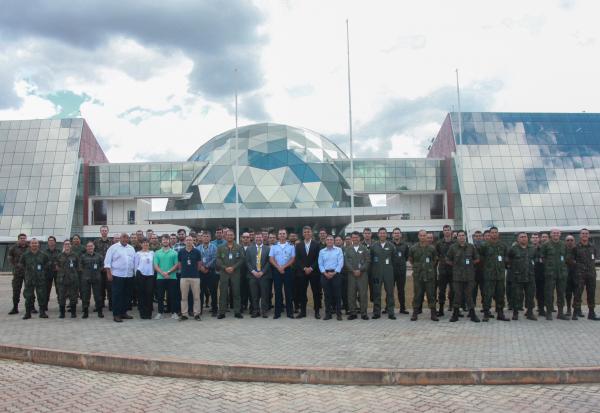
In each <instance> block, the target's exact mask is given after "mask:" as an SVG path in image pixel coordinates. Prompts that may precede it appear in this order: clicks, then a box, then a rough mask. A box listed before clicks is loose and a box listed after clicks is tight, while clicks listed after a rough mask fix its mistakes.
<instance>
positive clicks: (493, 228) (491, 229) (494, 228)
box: [490, 227, 498, 232]
mask: <svg viewBox="0 0 600 413" xmlns="http://www.w3.org/2000/svg"><path fill="white" fill-rule="evenodd" d="M493 230H496V231H498V227H490V232H492V231H493Z"/></svg>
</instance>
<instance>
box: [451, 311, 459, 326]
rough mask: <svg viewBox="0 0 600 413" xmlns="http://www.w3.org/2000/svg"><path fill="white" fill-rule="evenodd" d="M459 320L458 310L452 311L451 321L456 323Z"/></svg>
mask: <svg viewBox="0 0 600 413" xmlns="http://www.w3.org/2000/svg"><path fill="white" fill-rule="evenodd" d="M457 321H458V310H454V311H453V312H452V317H450V322H451V323H456V322H457Z"/></svg>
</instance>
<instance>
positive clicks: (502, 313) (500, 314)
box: [496, 311, 510, 321]
mask: <svg viewBox="0 0 600 413" xmlns="http://www.w3.org/2000/svg"><path fill="white" fill-rule="evenodd" d="M496 320H500V321H510V319H508V318H506V317H505V316H504V311H498V314H496Z"/></svg>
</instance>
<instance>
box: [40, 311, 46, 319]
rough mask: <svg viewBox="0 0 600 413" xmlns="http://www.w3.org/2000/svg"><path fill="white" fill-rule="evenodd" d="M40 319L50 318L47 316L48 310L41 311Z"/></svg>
mask: <svg viewBox="0 0 600 413" xmlns="http://www.w3.org/2000/svg"><path fill="white" fill-rule="evenodd" d="M40 318H48V314H46V310H40Z"/></svg>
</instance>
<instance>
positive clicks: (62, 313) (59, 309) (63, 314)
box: [58, 305, 65, 318]
mask: <svg viewBox="0 0 600 413" xmlns="http://www.w3.org/2000/svg"><path fill="white" fill-rule="evenodd" d="M58 311H59V313H60V314H59V316H58V318H65V306H64V305H61V306H59V308H58Z"/></svg>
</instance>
